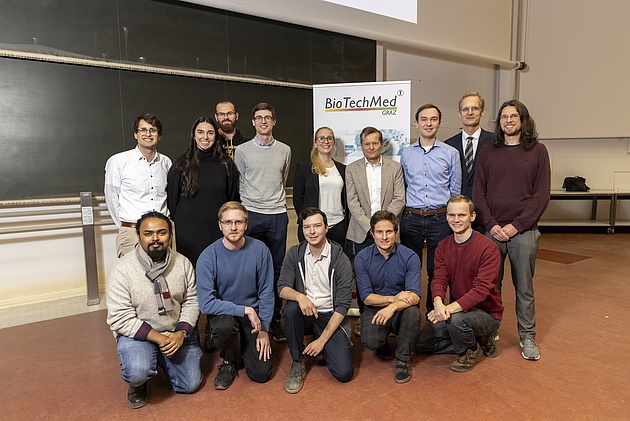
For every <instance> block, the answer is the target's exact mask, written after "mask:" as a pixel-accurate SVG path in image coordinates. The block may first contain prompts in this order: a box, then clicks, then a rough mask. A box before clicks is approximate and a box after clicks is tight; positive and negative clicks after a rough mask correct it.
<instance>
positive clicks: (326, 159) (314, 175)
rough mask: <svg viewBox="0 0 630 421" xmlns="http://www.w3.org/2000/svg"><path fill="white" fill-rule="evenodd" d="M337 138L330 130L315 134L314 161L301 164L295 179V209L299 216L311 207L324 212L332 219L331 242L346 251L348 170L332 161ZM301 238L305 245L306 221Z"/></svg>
mask: <svg viewBox="0 0 630 421" xmlns="http://www.w3.org/2000/svg"><path fill="white" fill-rule="evenodd" d="M334 151H335V134H334V133H333V131H332V129H331V128H329V127H320V128H319V129H317V131H316V132H315V138H314V139H313V149H312V150H311V159H309V160H307V161H301V162H298V164H297V168H296V169H295V175H294V176H293V206H294V207H295V212H296V213H297V215H298V218H299V216H300V212H302V210H303V209H306V208H308V207H315V208H319V209H321V210H322V211H323V212H324V213H325V214H326V217H327V219H328V234H327V235H326V236H327V237H328V238H329V239H330V240H333V241H336V242H337V243H339V244H340V245H341V246H342V247H343V245H344V242H345V239H346V228H347V226H348V224H347V218H348V206H347V204H346V186H345V181H344V180H345V177H346V166H345V165H343V164H342V163H340V162H337V161H335V160H333V159H332V156H333V153H334ZM298 225H299V228H298V238H299V240H300V241H304V233H303V232H302V221H301V220H298Z"/></svg>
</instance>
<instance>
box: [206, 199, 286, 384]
mask: <svg viewBox="0 0 630 421" xmlns="http://www.w3.org/2000/svg"><path fill="white" fill-rule="evenodd" d="M247 221H248V214H247V210H246V209H245V207H244V206H243V205H241V204H240V203H238V202H227V203H224V204H223V206H221V208H220V209H219V228H220V229H221V231H222V232H223V238H220V239H218V240H217V241H215V242H214V243H212V244H210V245H209V246H208V247H207V248H206V249H205V250H204V251H203V252H202V253H201V255H200V256H199V259H198V260H197V288H198V291H199V292H198V295H199V307H200V308H201V311H202V312H203V313H204V314H208V315H209V316H210V317H209V318H208V323H210V330H211V332H212V339H213V340H214V343H215V344H216V346H217V348H219V355H220V356H221V358H222V359H223V362H222V363H221V365H220V366H219V370H218V373H217V376H216V378H215V379H214V387H215V388H216V389H219V390H224V389H227V388H228V387H230V385H231V384H232V382H233V381H234V378H236V377H237V376H238V369H237V364H236V363H237V358H238V351H237V346H238V336H239V333H240V336H241V355H242V357H243V362H244V364H245V371H246V372H247V376H248V377H249V378H250V379H251V380H252V381H255V382H258V383H264V382H266V381H267V380H269V378H270V377H271V369H272V359H271V344H270V342H269V325H270V323H271V318H272V316H273V306H274V286H273V261H272V259H271V253H270V252H269V249H268V248H267V246H265V245H264V244H263V242H262V241H259V240H256V239H253V238H251V237H246V236H245V230H246V229H247Z"/></svg>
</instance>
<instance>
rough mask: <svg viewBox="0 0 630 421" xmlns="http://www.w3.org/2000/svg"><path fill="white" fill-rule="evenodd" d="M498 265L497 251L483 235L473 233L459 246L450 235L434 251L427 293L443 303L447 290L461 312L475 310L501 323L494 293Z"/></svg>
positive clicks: (498, 256) (497, 301) (498, 300)
mask: <svg viewBox="0 0 630 421" xmlns="http://www.w3.org/2000/svg"><path fill="white" fill-rule="evenodd" d="M500 262H501V255H500V253H499V248H498V247H497V246H496V244H494V242H493V241H492V240H490V239H489V238H486V237H484V235H483V234H481V233H479V232H477V231H474V230H473V235H472V237H470V238H469V239H468V240H467V241H465V242H463V243H461V244H458V243H457V242H455V237H454V235H452V234H451V235H449V236H448V237H446V238H445V239H444V240H442V241H441V242H440V244H438V246H437V249H436V251H435V277H434V278H433V281H431V292H432V293H433V296H434V297H438V296H439V297H442V300H444V299H445V295H446V287H447V286H448V287H450V290H451V300H452V301H457V303H458V304H459V305H460V306H461V308H462V309H463V310H464V311H465V312H466V311H468V310H470V309H471V308H472V307H476V308H478V309H480V310H483V311H485V312H486V313H488V314H490V315H491V316H492V317H494V318H495V319H497V320H501V318H502V317H503V305H502V304H501V295H500V294H499V291H498V290H497V276H498V274H499V265H500Z"/></svg>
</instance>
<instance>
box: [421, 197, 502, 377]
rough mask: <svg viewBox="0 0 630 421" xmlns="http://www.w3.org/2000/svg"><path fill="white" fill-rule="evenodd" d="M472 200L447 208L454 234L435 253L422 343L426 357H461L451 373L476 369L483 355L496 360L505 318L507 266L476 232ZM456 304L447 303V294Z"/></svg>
mask: <svg viewBox="0 0 630 421" xmlns="http://www.w3.org/2000/svg"><path fill="white" fill-rule="evenodd" d="M475 217H476V214H475V207H474V205H473V202H472V200H470V199H469V198H468V197H466V196H462V195H458V196H453V197H451V198H450V199H449V201H448V203H447V205H446V220H447V222H448V225H449V226H450V227H451V229H452V230H453V234H452V235H450V236H448V237H446V238H445V239H444V240H442V241H441V242H440V243H439V244H438V247H437V250H436V251H435V277H434V278H433V282H432V283H431V292H432V293H433V306H434V309H433V311H431V312H429V314H427V318H428V319H429V322H431V323H430V324H428V325H426V326H425V327H424V328H423V329H422V331H421V333H420V337H419V339H418V342H417V346H416V350H417V351H418V352H421V353H434V354H438V353H441V354H443V353H456V354H458V356H457V358H456V359H455V361H453V362H452V363H451V365H450V369H451V370H453V371H457V372H465V371H470V370H472V369H473V367H474V366H475V364H477V362H478V361H479V358H480V357H481V353H482V352H483V353H484V354H485V355H486V356H487V357H490V358H494V357H495V356H496V355H497V352H498V349H497V346H496V343H495V342H494V340H493V338H492V335H491V334H492V332H494V331H496V330H498V329H499V325H500V324H501V318H502V317H503V305H501V295H500V294H499V291H498V290H497V288H496V285H497V274H498V272H499V266H500V262H501V256H500V253H499V249H498V248H497V246H496V245H495V244H494V242H493V241H492V240H490V239H488V238H486V237H484V236H483V234H481V233H479V232H478V231H476V230H473V229H472V222H473V221H474V220H475ZM447 287H448V288H449V289H450V296H451V302H450V303H449V304H445V302H444V301H445V297H446V289H447Z"/></svg>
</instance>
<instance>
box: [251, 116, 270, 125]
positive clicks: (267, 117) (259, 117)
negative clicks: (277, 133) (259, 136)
mask: <svg viewBox="0 0 630 421" xmlns="http://www.w3.org/2000/svg"><path fill="white" fill-rule="evenodd" d="M254 120H256V122H258V123H260V122H261V121H263V120H265V121H271V120H273V117H272V116H270V115H257V116H256V117H254Z"/></svg>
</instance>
